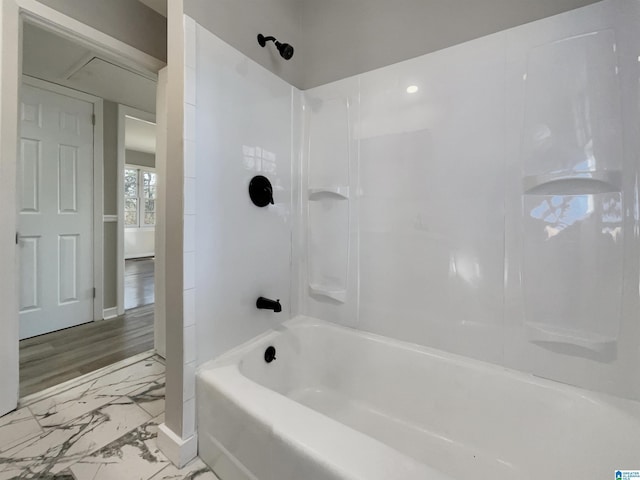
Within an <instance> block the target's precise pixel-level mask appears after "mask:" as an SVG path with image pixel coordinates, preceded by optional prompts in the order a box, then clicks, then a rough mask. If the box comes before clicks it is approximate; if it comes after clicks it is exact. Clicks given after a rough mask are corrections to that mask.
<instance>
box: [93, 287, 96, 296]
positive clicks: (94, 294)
mask: <svg viewBox="0 0 640 480" xmlns="http://www.w3.org/2000/svg"><path fill="white" fill-rule="evenodd" d="M93 298H96V287H93Z"/></svg>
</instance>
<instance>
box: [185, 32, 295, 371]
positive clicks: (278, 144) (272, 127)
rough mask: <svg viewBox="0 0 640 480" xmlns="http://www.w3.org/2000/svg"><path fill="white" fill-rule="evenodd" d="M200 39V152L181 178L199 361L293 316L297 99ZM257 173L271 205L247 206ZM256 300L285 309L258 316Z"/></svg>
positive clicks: (203, 35) (209, 37)
mask: <svg viewBox="0 0 640 480" xmlns="http://www.w3.org/2000/svg"><path fill="white" fill-rule="evenodd" d="M196 35H197V41H196V44H197V55H196V59H195V60H196V70H195V75H196V91H195V96H196V98H195V125H196V136H195V143H194V144H190V143H187V144H186V147H185V148H194V149H195V150H194V151H195V165H193V166H192V167H191V168H192V170H193V174H194V178H193V179H189V178H188V179H187V180H186V182H185V195H186V197H185V232H192V235H193V236H192V237H191V238H189V235H188V233H185V251H186V250H187V245H188V244H190V245H192V248H191V249H192V251H193V253H189V254H185V265H190V267H189V268H192V269H193V272H194V275H193V276H192V278H191V279H190V278H189V276H188V275H187V274H186V268H187V267H185V288H187V287H188V285H187V282H189V281H191V282H192V284H191V288H193V290H194V291H193V292H191V293H190V294H194V295H195V327H196V332H197V352H198V355H197V360H198V363H201V362H203V361H207V360H209V359H211V358H213V357H214V356H217V355H219V354H221V353H223V352H224V351H226V350H228V349H230V348H232V347H234V346H236V345H239V344H240V343H242V342H244V341H246V340H249V339H250V338H252V337H254V336H256V335H258V334H260V333H262V332H264V331H266V330H268V329H270V328H274V327H277V326H278V325H279V324H280V323H281V322H283V321H284V320H287V319H289V318H291V312H292V296H291V293H290V289H291V276H290V271H291V270H290V269H291V249H292V232H293V222H294V216H295V211H294V207H293V203H292V195H293V193H292V174H294V172H293V168H294V166H293V165H292V150H293V149H294V148H295V147H294V145H293V141H294V138H297V136H298V135H295V136H294V129H293V127H292V109H293V107H294V101H296V100H297V99H298V98H299V93H297V91H296V90H295V89H294V88H293V87H291V86H290V85H289V84H288V83H286V82H285V81H283V80H281V79H280V78H278V77H277V76H276V75H274V74H273V73H271V72H269V71H268V70H266V69H265V68H264V67H262V66H260V65H258V64H257V63H255V62H254V61H253V60H250V59H249V58H247V57H246V56H245V55H243V54H242V53H240V52H239V51H237V50H235V49H234V48H232V47H231V46H229V45H228V44H226V43H224V42H223V41H222V40H220V39H219V38H218V37H216V36H215V35H213V34H212V33H210V32H209V31H208V30H206V29H205V28H203V27H201V26H200V25H198V26H197V28H196ZM212 86H213V87H212ZM295 105H296V106H297V108H298V109H299V103H296V104H295ZM188 114H189V111H188V110H187V115H188ZM189 145H191V147H189ZM255 175H264V176H266V177H267V178H269V179H270V181H271V183H272V185H273V189H274V200H275V204H274V205H269V206H268V207H264V208H259V207H256V206H255V205H253V203H252V202H251V200H250V198H249V194H248V186H249V182H250V180H251V179H252V178H253V176H255ZM187 176H189V175H187ZM187 195H188V196H187ZM192 224H193V226H192ZM185 295H186V294H185ZM260 296H265V297H268V298H272V299H280V302H281V304H282V308H283V309H282V312H281V313H274V312H272V311H265V310H258V309H257V308H256V305H255V304H256V299H257V298H258V297H260ZM185 302H186V297H185Z"/></svg>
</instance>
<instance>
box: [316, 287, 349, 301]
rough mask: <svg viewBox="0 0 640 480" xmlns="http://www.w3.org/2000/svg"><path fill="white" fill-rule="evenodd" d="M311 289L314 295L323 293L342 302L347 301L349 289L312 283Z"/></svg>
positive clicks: (324, 295) (322, 294)
mask: <svg viewBox="0 0 640 480" xmlns="http://www.w3.org/2000/svg"><path fill="white" fill-rule="evenodd" d="M309 291H310V292H311V293H312V294H313V295H321V296H323V297H327V298H331V299H332V300H336V301H338V302H341V303H346V301H347V291H346V290H344V289H341V288H335V287H329V286H326V285H317V284H310V285H309Z"/></svg>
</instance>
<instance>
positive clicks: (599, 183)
mask: <svg viewBox="0 0 640 480" xmlns="http://www.w3.org/2000/svg"><path fill="white" fill-rule="evenodd" d="M621 184H622V175H621V172H620V171H600V172H584V173H573V174H571V175H558V174H545V175H529V176H527V177H524V178H523V181H522V187H523V190H524V193H525V194H528V195H594V194H600V193H608V192H617V191H620V189H621Z"/></svg>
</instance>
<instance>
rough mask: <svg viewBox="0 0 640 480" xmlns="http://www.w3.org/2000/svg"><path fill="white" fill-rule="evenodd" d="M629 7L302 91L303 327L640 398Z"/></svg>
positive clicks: (632, 10) (541, 25) (633, 34)
mask: <svg viewBox="0 0 640 480" xmlns="http://www.w3.org/2000/svg"><path fill="white" fill-rule="evenodd" d="M639 5H640V4H639V3H638V2H632V1H626V0H620V1H612V2H609V1H605V2H601V3H598V4H594V5H592V6H588V7H584V8H582V9H579V10H574V11H571V12H568V13H565V14H562V15H558V16H555V17H551V18H548V19H545V20H541V21H537V22H534V23H531V24H528V25H525V26H522V27H517V28H514V29H511V30H507V31H504V32H501V33H498V34H494V35H490V36H487V37H484V38H481V39H478V40H474V41H471V42H468V43H465V44H462V45H459V46H456V47H452V48H449V49H446V50H442V51H439V52H436V53H433V54H429V55H425V56H422V57H418V58H415V59H412V60H408V61H405V62H401V63H398V64H395V65H392V66H389V67H385V68H381V69H379V70H375V71H371V72H368V73H365V74H362V75H359V76H357V77H351V78H348V79H345V80H341V81H338V82H334V83H331V84H329V85H324V86H321V87H318V88H314V89H311V90H306V91H305V92H304V113H305V132H304V149H303V152H304V155H303V165H304V166H303V171H304V172H305V174H304V176H303V186H304V188H303V190H302V191H303V199H304V200H303V201H304V205H303V211H304V212H306V214H305V216H304V217H303V219H302V220H303V222H304V228H303V229H302V231H303V232H306V242H305V243H306V245H307V253H306V255H305V256H304V258H303V264H302V269H301V278H300V284H301V285H302V286H303V290H302V295H303V297H304V299H303V302H302V305H303V308H302V312H303V313H305V314H308V315H310V316H314V317H319V318H322V319H325V320H330V321H336V322H339V323H342V324H344V325H348V326H351V327H354V328H358V329H362V330H366V331H370V332H374V333H378V334H381V335H385V336H389V337H394V338H398V339H401V340H407V341H410V342H415V343H419V344H422V345H427V346H433V347H436V348H439V349H443V350H447V351H451V352H454V353H458V354H461V355H465V356H470V357H474V358H477V359H481V360H485V361H489V362H493V363H498V364H502V365H505V366H507V367H511V368H516V369H519V370H523V371H526V372H531V373H533V374H535V375H539V376H542V377H546V378H551V379H554V380H558V381H561V382H566V383H570V384H574V385H578V386H582V387H586V388H591V389H595V390H601V391H607V392H609V393H613V394H616V395H620V396H624V397H630V398H636V399H638V398H640V376H639V375H638V374H637V372H638V366H640V349H639V347H640V314H639V312H640V305H639V294H638V291H639V284H638V277H639V269H638V266H639V259H640V250H639V247H640V241H639V240H640V239H639V237H638V230H639V227H640V223H639V221H638V185H637V174H638V169H639V163H638V152H640V146H639V145H638V141H637V137H638V135H637V131H638V127H640V122H639V121H638V80H639V74H638V72H639V70H638V65H639V64H638V58H639V57H638V55H639V54H640V47H639V45H640V32H638V29H637V26H638V25H640V23H639V22H640V10H639ZM410 86H414V87H417V92H415V93H408V91H407V88H408V87H410ZM411 90H415V88H414V89H410V91H411ZM305 190H306V191H307V192H306V195H305V194H304V193H305ZM321 192H323V193H321ZM332 192H333V193H332ZM340 192H342V194H341V193H340Z"/></svg>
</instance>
